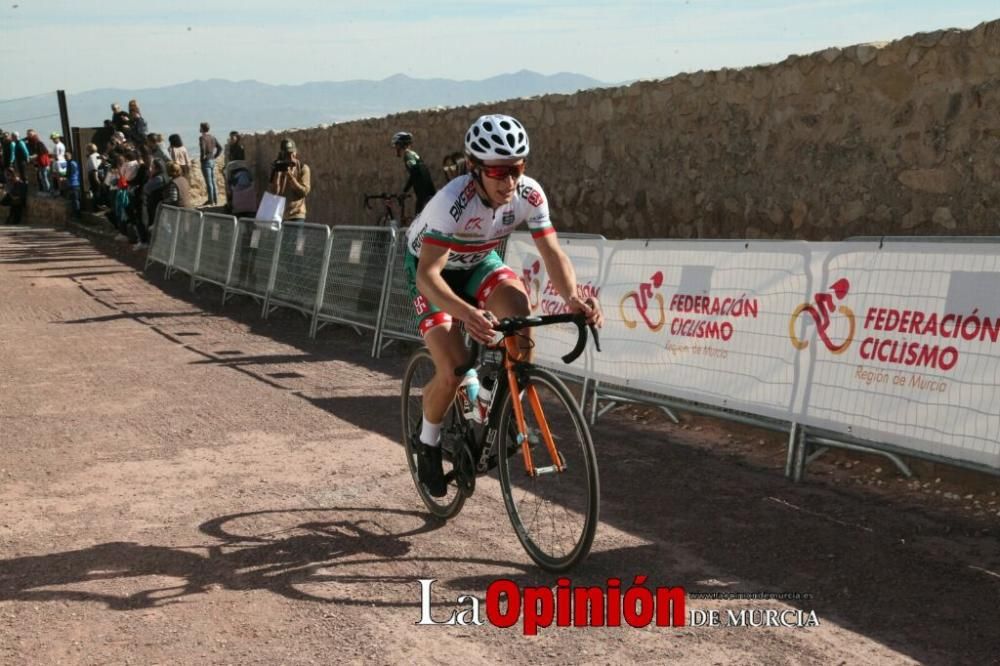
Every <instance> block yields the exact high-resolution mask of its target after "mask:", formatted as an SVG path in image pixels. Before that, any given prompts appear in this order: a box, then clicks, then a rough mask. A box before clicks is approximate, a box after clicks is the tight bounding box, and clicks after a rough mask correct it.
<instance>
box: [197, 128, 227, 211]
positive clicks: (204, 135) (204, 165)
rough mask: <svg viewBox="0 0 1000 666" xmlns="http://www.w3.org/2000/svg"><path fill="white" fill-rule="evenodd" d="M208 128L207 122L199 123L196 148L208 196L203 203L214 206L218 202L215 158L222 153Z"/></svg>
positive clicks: (220, 147)
mask: <svg viewBox="0 0 1000 666" xmlns="http://www.w3.org/2000/svg"><path fill="white" fill-rule="evenodd" d="M209 129H210V128H209V126H208V123H202V124H201V136H200V137H199V138H198V150H199V152H200V161H201V175H202V177H204V179H205V192H206V195H207V197H208V198H207V199H206V200H205V205H206V206H215V205H217V204H218V203H219V193H218V192H217V191H216V186H215V160H216V159H218V157H219V155H221V154H222V146H220V145H219V142H218V141H216V140H215V137H214V136H212V134H211V133H210V132H209Z"/></svg>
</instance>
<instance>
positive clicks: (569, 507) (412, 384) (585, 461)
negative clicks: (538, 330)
mask: <svg viewBox="0 0 1000 666" xmlns="http://www.w3.org/2000/svg"><path fill="white" fill-rule="evenodd" d="M570 322H571V323H573V324H575V325H576V328H577V341H576V346H575V347H574V349H573V350H572V351H571V352H570V353H568V354H566V355H565V356H563V357H562V360H563V361H564V362H565V363H572V362H573V361H574V360H575V359H576V358H578V357H579V356H580V354H582V353H583V350H584V348H585V347H586V344H587V327H586V325H585V318H584V316H583V315H581V314H558V315H545V316H538V317H534V316H533V317H512V318H505V319H503V320H501V321H500V322H499V323H498V324H495V325H494V329H495V330H496V331H497V332H498V333H500V334H501V335H502V336H503V337H502V340H501V341H499V342H498V343H497V344H495V345H490V346H489V347H488V349H487V350H486V352H485V353H483V354H482V355H481V354H480V351H481V349H480V345H478V344H477V343H475V342H473V343H472V345H471V348H470V355H469V361H468V363H466V364H465V365H463V366H462V367H459V368H456V369H455V374H456V376H463V375H466V373H467V372H468V370H469V369H470V368H473V367H475V368H476V370H477V374H478V377H479V382H480V389H479V391H480V394H479V396H478V397H476V399H475V400H472V399H470V396H469V395H468V394H467V392H466V390H465V389H464V388H461V389H459V391H458V393H457V395H456V398H455V401H454V402H453V403H452V405H451V407H450V408H449V409H448V412H447V414H446V415H445V419H444V422H443V424H442V428H441V443H440V446H441V454H442V459H443V461H444V467H445V480H446V482H447V494H446V495H445V496H444V497H434V496H432V495H431V494H430V493H429V492H428V491H427V489H426V488H425V487H424V485H423V484H422V483H420V480H419V479H418V478H417V452H416V451H415V450H414V447H413V444H412V442H413V437H412V435H413V433H415V432H419V430H420V427H421V422H422V415H423V408H422V394H423V387H424V386H426V385H427V383H428V382H430V380H431V378H432V377H433V376H434V363H433V361H432V360H431V355H430V352H429V351H427V349H426V348H422V349H420V350H418V351H416V352H414V353H413V355H412V356H411V357H410V359H409V361H408V363H407V367H406V372H405V373H404V375H403V387H402V421H403V423H402V425H403V444H404V446H405V447H406V459H407V463H408V465H409V468H410V474H411V475H412V477H413V482H414V484H415V485H416V487H417V493H418V494H419V495H420V499H421V500H423V502H424V504H425V505H426V506H427V508H428V510H430V512H431V513H432V514H433V515H435V516H438V517H439V518H443V519H447V518H451V517H454V516H455V515H457V514H458V512H459V511H461V509H462V506H463V505H464V503H465V500H466V499H468V498H469V497H471V496H472V494H473V492H474V491H475V488H476V478H477V477H481V476H484V475H486V474H488V473H489V472H490V471H492V470H493V469H494V468H496V469H497V470H498V473H499V480H500V490H501V494H502V495H503V501H504V506H505V507H506V509H507V515H508V516H509V517H510V521H511V524H512V525H513V526H514V531H515V532H516V534H517V538H518V540H519V541H520V542H521V545H522V546H523V547H524V549H525V551H527V553H528V555H529V556H530V557H531V559H532V560H534V562H535V563H536V564H538V565H539V566H540V567H542V568H543V569H546V570H548V571H555V572H559V571H566V570H568V569H570V568H571V567H573V566H574V565H575V564H577V563H578V562H580V561H581V560H582V559H583V558H584V557H586V556H587V553H588V552H589V551H590V546H591V544H592V543H593V540H594V532H595V530H596V529H597V521H598V513H599V509H600V490H599V481H598V471H597V458H596V455H595V453H594V443H593V440H592V439H591V435H590V429H589V428H588V426H587V421H586V419H584V417H583V414H582V413H581V411H580V408H579V406H578V405H577V403H576V401H575V400H574V398H573V395H572V394H571V393H570V391H569V389H568V388H566V385H565V384H564V383H563V382H562V381H561V380H560V379H559V378H558V377H557V376H556V375H554V374H553V373H552V372H550V371H549V370H546V369H544V368H541V367H538V366H536V365H534V364H533V363H530V362H528V361H526V360H524V358H523V354H522V351H521V348H520V345H519V339H520V338H522V337H526V336H525V334H524V333H523V330H524V329H526V328H532V327H537V326H548V325H553V324H561V323H570ZM589 328H590V330H591V334H592V336H593V339H594V346H595V348H596V349H597V350H598V351H600V340H599V338H598V336H597V330H596V329H595V328H594V327H593V326H590V327H589ZM501 433H502V434H501ZM518 454H520V455H518Z"/></svg>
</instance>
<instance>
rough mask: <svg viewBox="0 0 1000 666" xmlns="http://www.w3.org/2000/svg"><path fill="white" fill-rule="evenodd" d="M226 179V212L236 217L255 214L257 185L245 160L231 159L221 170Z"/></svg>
mask: <svg viewBox="0 0 1000 666" xmlns="http://www.w3.org/2000/svg"><path fill="white" fill-rule="evenodd" d="M223 175H224V178H225V181H226V212H227V213H229V214H230V215H235V216H236V217H253V216H254V215H256V214H257V187H256V186H255V185H254V180H253V172H252V171H251V170H250V164H249V163H248V162H246V160H232V161H231V162H229V163H228V164H226V168H225V169H224V170H223Z"/></svg>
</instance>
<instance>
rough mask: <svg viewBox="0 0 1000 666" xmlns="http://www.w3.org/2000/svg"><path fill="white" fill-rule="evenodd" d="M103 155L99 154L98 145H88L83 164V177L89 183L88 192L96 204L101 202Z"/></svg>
mask: <svg viewBox="0 0 1000 666" xmlns="http://www.w3.org/2000/svg"><path fill="white" fill-rule="evenodd" d="M100 168H101V154H100V153H99V152H97V145H96V144H93V143H88V144H87V158H86V160H84V162H83V174H84V175H83V177H84V179H85V180H86V181H87V190H88V193H89V195H90V200H91V201H92V202H94V203H95V206H94V207H95V208H96V203H97V202H99V201H101V177H100V173H99V171H100Z"/></svg>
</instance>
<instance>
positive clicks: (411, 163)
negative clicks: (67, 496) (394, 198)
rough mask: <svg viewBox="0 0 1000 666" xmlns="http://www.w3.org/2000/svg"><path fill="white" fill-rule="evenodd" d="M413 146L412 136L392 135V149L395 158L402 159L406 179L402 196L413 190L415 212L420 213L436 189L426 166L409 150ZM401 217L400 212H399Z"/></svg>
mask: <svg viewBox="0 0 1000 666" xmlns="http://www.w3.org/2000/svg"><path fill="white" fill-rule="evenodd" d="M412 145H413V135H412V134H410V133H409V132H396V133H395V134H393V135H392V147H393V148H395V149H396V157H402V158H403V164H404V165H405V166H406V172H407V174H408V177H407V179H406V185H404V186H403V194H406V193H407V192H409V191H410V188H411V187H412V188H413V193H414V194H415V195H416V197H417V207H416V210H415V212H416V213H420V211H422V210H423V209H424V206H426V205H427V202H428V201H430V200H431V198H432V197H433V196H434V193H435V192H436V191H437V189H436V188H435V187H434V180H433V179H432V178H431V172H430V171H429V170H428V169H427V165H426V164H424V161H423V160H422V159H420V155H417V152H416V151H415V150H413V149H412V148H411V146H412ZM400 214H401V215H402V211H400Z"/></svg>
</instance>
